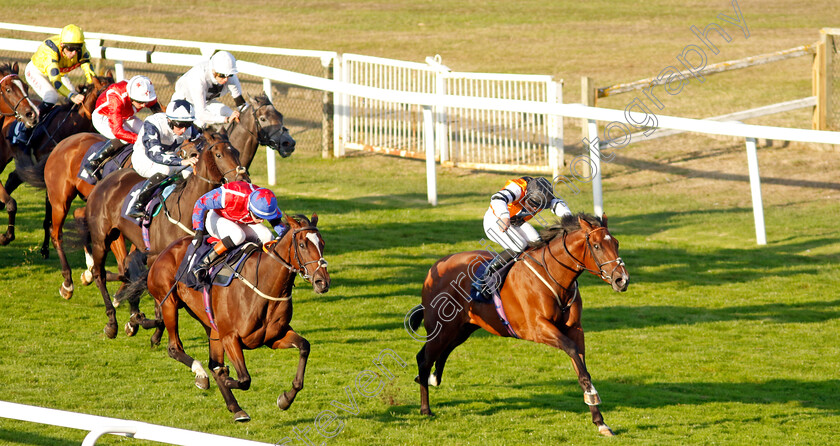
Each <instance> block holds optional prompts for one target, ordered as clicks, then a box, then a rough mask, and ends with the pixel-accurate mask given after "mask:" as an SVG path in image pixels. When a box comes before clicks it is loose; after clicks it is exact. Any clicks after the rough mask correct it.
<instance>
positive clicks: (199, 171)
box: [181, 132, 251, 184]
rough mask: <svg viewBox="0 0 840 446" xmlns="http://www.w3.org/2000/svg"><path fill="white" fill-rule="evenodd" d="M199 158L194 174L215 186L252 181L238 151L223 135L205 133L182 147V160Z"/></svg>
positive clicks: (186, 142)
mask: <svg viewBox="0 0 840 446" xmlns="http://www.w3.org/2000/svg"><path fill="white" fill-rule="evenodd" d="M188 157H198V163H196V165H195V168H194V169H193V173H194V174H195V175H196V176H197V177H199V178H202V179H205V180H207V181H209V182H211V183H213V184H223V183H230V182H233V181H241V180H245V181H250V180H251V179H250V178H249V177H248V173H247V172H246V170H245V168H244V167H242V165H241V164H240V163H239V151H238V150H236V149H235V148H234V147H233V146H232V145H231V144H230V141H229V140H228V138H227V136H225V135H224V134H222V133H216V132H205V133H203V134H202V135H201V136H200V137H198V138H196V139H195V140H193V141H185V142H184V144H182V145H181V158H185V159H186V158H188Z"/></svg>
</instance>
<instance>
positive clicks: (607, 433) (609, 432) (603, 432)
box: [598, 424, 615, 437]
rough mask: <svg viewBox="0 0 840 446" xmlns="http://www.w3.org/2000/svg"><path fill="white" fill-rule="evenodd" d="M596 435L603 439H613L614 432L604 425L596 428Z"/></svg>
mask: <svg viewBox="0 0 840 446" xmlns="http://www.w3.org/2000/svg"><path fill="white" fill-rule="evenodd" d="M598 433H599V434H601V435H603V436H605V437H615V432H613V431H612V429H610V427H609V426H607V425H606V424H602V425H600V426H598Z"/></svg>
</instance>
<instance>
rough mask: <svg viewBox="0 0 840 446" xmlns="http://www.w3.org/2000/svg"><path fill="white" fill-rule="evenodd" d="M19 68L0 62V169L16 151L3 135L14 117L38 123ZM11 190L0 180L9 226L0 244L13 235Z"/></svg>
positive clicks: (14, 206)
mask: <svg viewBox="0 0 840 446" xmlns="http://www.w3.org/2000/svg"><path fill="white" fill-rule="evenodd" d="M18 70H19V68H18V64H17V62H15V63H14V64H10V63H3V64H0V116H2V118H0V172H2V171H3V169H4V168H5V167H6V164H8V163H9V161H11V159H12V158H13V157H14V154H15V149H14V147H12V146H11V143H10V142H9V140H8V139H7V138H6V135H8V134H9V129H10V128H11V127H12V125H15V123H16V122H17V121H20V122H22V123H24V124H25V125H26V126H27V127H29V128H33V127H35V125H36V124H38V118H39V115H38V106H37V104H35V102H33V101H32V99H30V97H29V94H28V87H27V85H26V83H25V82H23V80H22V79H21V78H20V76H18ZM9 178H10V180H11V181H12V182H13V181H14V179H12V176H11V175H10V176H9ZM7 183H8V182H7ZM15 187H17V186H15ZM12 190H14V188H12ZM12 190H8V191H7V188H6V187H4V186H3V183H0V209H2V208H3V207H5V208H6V212H8V214H9V226H8V228H7V229H6V232H5V233H4V234H0V245H7V244H8V243H9V242H11V241H12V240H14V238H15V233H14V225H15V214H16V213H17V203H16V202H15V200H14V198H12V196H11V194H12Z"/></svg>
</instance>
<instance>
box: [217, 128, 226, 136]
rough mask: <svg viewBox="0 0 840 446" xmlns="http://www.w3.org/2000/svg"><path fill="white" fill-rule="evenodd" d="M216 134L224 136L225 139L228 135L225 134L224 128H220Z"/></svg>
mask: <svg viewBox="0 0 840 446" xmlns="http://www.w3.org/2000/svg"><path fill="white" fill-rule="evenodd" d="M218 133H219V134H220V135H224V136H225V137H227V136H228V134H227V129H226V128H224V127H222V128H221V129H219V131H218Z"/></svg>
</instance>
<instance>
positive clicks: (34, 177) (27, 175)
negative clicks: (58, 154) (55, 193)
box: [15, 156, 47, 189]
mask: <svg viewBox="0 0 840 446" xmlns="http://www.w3.org/2000/svg"><path fill="white" fill-rule="evenodd" d="M24 160H27V161H29V162H25V161H24ZM46 164H47V157H46V156H45V157H44V158H43V159H41V161H39V162H38V163H37V164H34V163H32V161H31V160H28V158H27V157H20V159H18V158H15V170H16V171H17V173H18V176H20V179H21V180H23V181H24V182H25V183H27V184H29V185H31V186H33V187H36V188H38V189H46V188H47V183H46V181H45V180H44V167H45V166H46Z"/></svg>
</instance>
